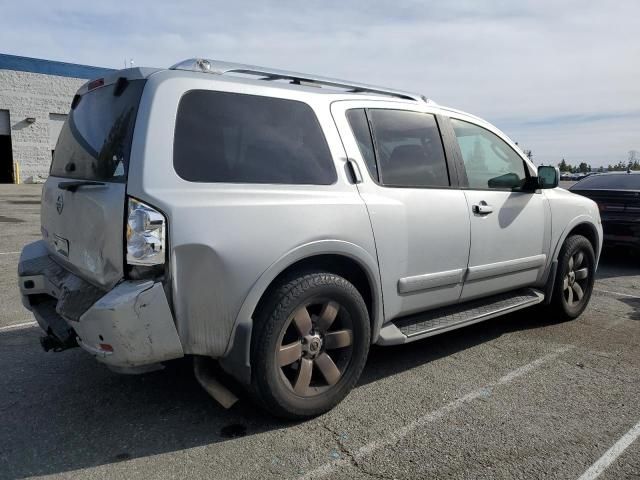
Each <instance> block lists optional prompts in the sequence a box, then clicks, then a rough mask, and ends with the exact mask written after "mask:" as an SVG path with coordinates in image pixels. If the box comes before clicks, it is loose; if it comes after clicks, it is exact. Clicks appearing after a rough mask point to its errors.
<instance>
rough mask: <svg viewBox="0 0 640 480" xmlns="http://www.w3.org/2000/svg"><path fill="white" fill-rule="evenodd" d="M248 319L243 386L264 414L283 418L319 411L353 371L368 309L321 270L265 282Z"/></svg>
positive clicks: (364, 346)
mask: <svg viewBox="0 0 640 480" xmlns="http://www.w3.org/2000/svg"><path fill="white" fill-rule="evenodd" d="M305 312H306V314H305ZM255 320H256V321H255V323H254V325H255V326H254V334H253V335H252V339H251V370H252V379H251V389H252V393H253V396H254V399H255V400H256V401H257V402H258V403H259V404H260V405H262V406H263V407H264V408H265V409H266V410H267V411H268V412H270V413H271V414H273V415H275V416H277V417H281V418H286V419H290V420H299V419H304V418H310V417H314V416H317V415H320V414H322V413H324V412H326V411H328V410H330V409H331V408H333V407H334V406H335V405H337V404H338V403H339V402H340V401H341V400H342V399H343V398H344V397H345V396H346V395H347V394H348V393H349V391H350V390H351V389H352V388H353V386H354V385H355V384H356V382H357V381H358V378H360V374H361V373H362V369H363V368H364V365H365V362H366V360H367V354H368V352H369V343H370V338H371V332H370V329H371V327H370V322H369V314H368V312H367V307H366V305H365V302H364V300H363V299H362V296H361V295H360V293H359V292H358V290H357V289H356V287H354V286H353V285H352V284H351V283H349V282H348V281H347V280H345V279H344V278H342V277H340V276H338V275H336V274H333V273H329V272H308V273H299V274H298V275H294V276H292V277H289V278H287V279H285V280H284V281H283V282H282V283H281V284H279V285H278V286H277V287H276V288H274V289H272V290H271V293H270V294H268V297H267V299H266V301H265V302H263V304H262V307H260V311H258V313H257V315H256V319H255ZM327 357H328V360H327ZM307 379H308V380H307Z"/></svg>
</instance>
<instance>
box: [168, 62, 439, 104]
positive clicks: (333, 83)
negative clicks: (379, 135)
mask: <svg viewBox="0 0 640 480" xmlns="http://www.w3.org/2000/svg"><path fill="white" fill-rule="evenodd" d="M170 69H171V70H189V71H194V72H204V73H213V74H217V75H224V74H226V73H240V74H244V75H255V76H259V77H263V80H291V83H294V84H298V85H300V84H301V83H303V82H304V83H306V84H311V85H314V86H319V87H322V86H325V87H334V88H343V89H346V90H348V91H351V92H362V93H375V94H379V95H389V96H392V97H397V98H403V99H406V100H416V101H419V102H420V101H422V102H426V103H432V104H433V103H434V102H433V101H432V100H430V99H428V98H426V97H425V96H424V95H420V94H417V93H409V92H403V91H400V90H393V89H389V88H384V87H376V86H373V85H365V84H363V83H355V82H349V81H347V80H339V79H336V78H328V77H321V76H318V75H310V74H306V73H297V72H289V71H286V70H277V69H274V68H267V67H258V66H256V65H244V64H241V63H230V62H222V61H219V60H210V59H206V58H190V59H188V60H184V61H182V62H179V63H176V64H175V65H173V66H172V67H170Z"/></svg>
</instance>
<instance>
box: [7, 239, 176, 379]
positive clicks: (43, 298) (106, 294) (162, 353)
mask: <svg viewBox="0 0 640 480" xmlns="http://www.w3.org/2000/svg"><path fill="white" fill-rule="evenodd" d="M18 280H19V285H20V292H21V294H22V303H23V304H24V306H25V307H26V308H28V309H29V310H31V311H32V312H33V314H34V316H35V317H36V320H37V322H38V324H39V325H40V327H41V328H42V329H43V330H44V331H45V332H46V333H47V334H48V335H53V336H55V337H57V338H58V339H59V340H61V341H63V342H65V341H69V340H70V339H72V338H73V337H75V338H76V341H77V343H78V345H80V347H82V348H83V349H84V350H85V351H87V352H89V353H90V354H92V355H93V356H94V357H96V359H97V360H99V361H100V362H103V363H105V364H107V365H109V366H112V367H116V368H122V369H126V368H131V367H139V366H144V365H151V364H154V363H158V362H162V361H166V360H171V359H174V358H179V357H182V356H184V352H183V349H182V344H181V343H180V338H179V337H178V333H177V331H176V327H175V323H174V320H173V315H172V314H171V309H170V308H169V303H168V302H167V298H166V295H165V292H164V289H163V287H162V284H161V283H154V282H153V281H123V282H120V283H119V284H117V285H116V286H115V287H114V288H113V289H111V290H110V291H104V290H100V289H98V288H97V287H95V286H93V285H91V284H89V283H87V282H85V281H84V280H82V279H80V278H79V277H77V276H75V275H73V274H72V273H71V272H69V271H67V270H65V269H64V268H62V267H61V266H60V265H58V264H57V263H55V262H54V261H53V260H52V259H51V258H50V257H49V255H48V252H47V248H46V245H45V244H44V242H43V241H37V242H34V243H31V244H29V245H27V246H26V247H25V248H24V249H23V250H22V254H21V256H20V262H19V264H18Z"/></svg>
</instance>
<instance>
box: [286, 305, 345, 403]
mask: <svg viewBox="0 0 640 480" xmlns="http://www.w3.org/2000/svg"><path fill="white" fill-rule="evenodd" d="M352 345H353V325H352V322H351V318H350V316H349V314H348V312H347V311H346V309H345V308H342V307H341V305H340V304H339V303H338V302H336V301H333V300H328V299H316V300H312V301H311V302H310V303H306V304H305V305H302V306H300V307H298V309H296V310H295V312H294V313H293V315H291V317H290V318H289V320H288V321H287V323H286V324H285V327H284V329H283V331H282V333H281V335H280V340H279V342H278V343H277V349H276V352H275V355H276V365H277V366H278V367H279V369H280V374H281V375H280V378H281V379H282V381H283V383H284V384H285V386H286V387H287V388H289V389H290V390H292V391H293V392H294V393H295V394H296V395H298V396H301V397H311V396H315V395H318V394H321V393H323V392H325V391H326V390H328V389H329V388H331V387H332V386H333V385H335V384H337V383H338V382H339V380H340V379H341V378H342V376H343V374H344V373H345V371H346V369H347V368H348V366H349V363H350V361H351V355H352Z"/></svg>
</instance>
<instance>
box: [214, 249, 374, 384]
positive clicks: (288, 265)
mask: <svg viewBox="0 0 640 480" xmlns="http://www.w3.org/2000/svg"><path fill="white" fill-rule="evenodd" d="M314 268H317V269H322V270H326V271H330V272H332V273H336V274H337V275H341V276H343V277H344V278H346V279H347V280H349V281H350V282H351V283H353V284H354V286H355V287H356V288H357V289H358V291H359V292H360V294H361V295H362V296H363V298H364V300H365V303H366V305H367V310H368V311H369V317H370V321H371V341H372V343H374V342H375V340H376V339H377V338H378V333H379V331H380V326H381V325H382V319H383V303H382V288H381V283H380V272H379V270H378V263H377V261H376V259H375V257H374V256H373V255H372V254H371V253H369V252H368V251H367V250H365V249H364V248H362V247H360V246H358V245H356V244H354V243H351V242H346V241H341V240H321V241H317V242H311V243H308V244H305V245H301V246H299V247H297V248H295V249H293V250H291V251H290V252H288V253H287V254H285V255H283V256H282V257H281V258H280V259H278V260H277V261H276V262H274V263H273V264H272V265H271V266H270V267H269V268H268V269H267V270H265V272H263V274H262V275H261V276H260V277H259V278H258V280H257V281H256V282H255V283H254V285H253V286H252V287H251V290H250V292H249V294H248V295H247V296H246V297H245V300H244V302H243V304H242V307H241V308H240V311H239V313H238V316H237V318H236V322H235V325H234V328H233V331H232V334H231V336H230V339H229V343H228V345H227V349H226V352H225V354H224V356H223V357H222V358H221V359H220V360H219V361H220V365H221V366H222V367H223V368H224V369H225V370H226V371H227V372H228V373H230V374H231V375H232V376H234V377H235V378H236V379H238V380H239V381H241V382H242V383H246V384H247V383H249V382H250V381H251V363H250V361H251V359H250V350H251V333H252V330H253V317H254V315H255V312H256V311H257V309H258V308H259V307H260V305H261V304H262V303H263V302H264V300H265V299H266V298H267V296H268V294H269V292H270V291H271V288H273V287H274V286H275V285H276V284H277V283H278V281H279V280H280V279H282V278H283V277H284V276H286V275H288V274H289V273H291V272H293V271H296V270H300V271H303V270H309V269H314Z"/></svg>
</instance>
